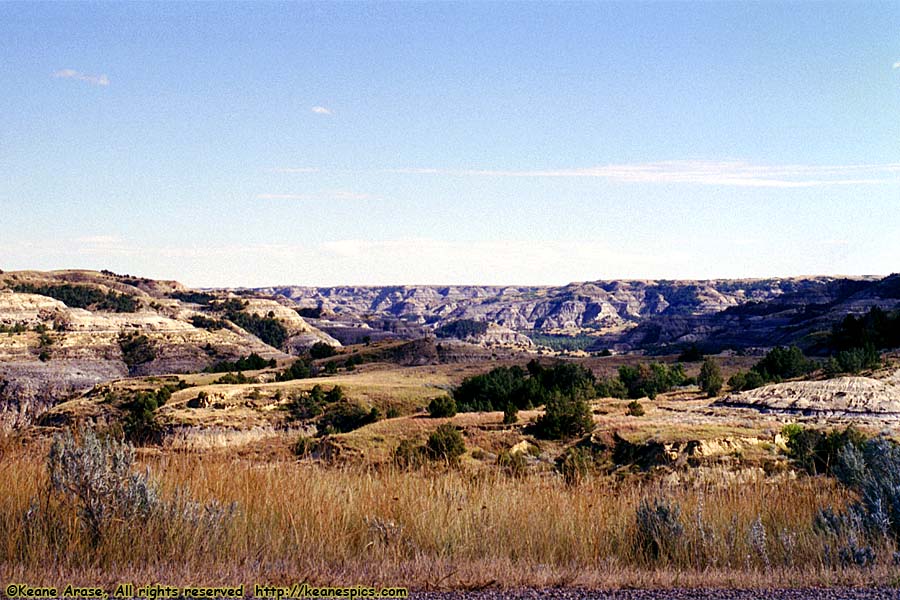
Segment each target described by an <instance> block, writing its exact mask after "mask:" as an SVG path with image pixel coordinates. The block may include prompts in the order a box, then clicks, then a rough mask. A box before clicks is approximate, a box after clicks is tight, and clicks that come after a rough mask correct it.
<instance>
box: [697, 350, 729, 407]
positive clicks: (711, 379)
mask: <svg viewBox="0 0 900 600" xmlns="http://www.w3.org/2000/svg"><path fill="white" fill-rule="evenodd" d="M724 384H725V380H724V378H723V377H722V371H721V370H720V369H719V365H718V363H716V361H714V360H713V359H711V358H707V359H706V360H704V361H703V366H701V367H700V375H698V376H697V385H698V386H700V391H701V392H703V393H704V394H706V395H707V397H709V398H714V397H715V396H718V395H719V392H721V391H722V386H723V385H724Z"/></svg>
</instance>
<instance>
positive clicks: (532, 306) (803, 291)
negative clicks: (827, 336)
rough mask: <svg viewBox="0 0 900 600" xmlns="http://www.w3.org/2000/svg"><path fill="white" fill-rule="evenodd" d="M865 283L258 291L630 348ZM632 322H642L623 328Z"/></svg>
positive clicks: (812, 301) (342, 311)
mask: <svg viewBox="0 0 900 600" xmlns="http://www.w3.org/2000/svg"><path fill="white" fill-rule="evenodd" d="M870 283H872V281H871V280H865V279H862V280H848V279H840V278H833V277H815V278H802V279H760V280H710V281H596V282H588V283H573V284H570V285H567V286H564V287H497V286H446V287H441V286H394V287H335V288H309V287H276V288H265V289H263V290H260V291H262V292H265V293H269V294H277V295H281V296H283V297H285V298H288V299H290V300H292V301H294V302H296V303H297V304H299V305H300V306H306V307H318V308H321V309H322V311H323V312H326V313H329V314H333V315H336V316H338V317H343V318H351V319H364V318H366V317H367V316H369V315H381V316H390V317H394V318H401V319H404V320H406V321H408V322H416V323H418V324H420V325H423V326H427V327H430V328H437V327H440V326H441V325H444V324H447V323H450V322H453V321H456V320H465V319H470V320H475V321H486V322H489V323H493V324H496V325H499V326H501V327H505V328H508V329H511V330H514V331H518V332H527V331H531V330H539V331H543V332H570V333H576V332H590V333H592V334H595V335H598V336H606V335H608V336H611V337H610V338H609V339H608V340H605V342H606V343H607V344H619V345H620V346H621V348H622V349H624V350H630V349H637V348H639V347H641V346H642V345H652V344H656V343H689V342H691V341H696V340H698V339H704V338H705V337H706V336H707V335H709V334H711V333H713V330H714V329H716V328H717V329H723V328H728V327H730V326H732V325H740V323H739V322H737V321H738V320H739V319H741V318H743V317H742V315H741V313H735V314H734V315H731V321H729V317H728V316H727V315H726V317H725V318H724V319H719V320H718V321H716V320H713V319H712V317H713V316H714V315H720V314H723V313H726V312H727V311H728V310H729V309H738V308H739V307H741V306H745V305H748V304H752V305H754V306H755V305H757V304H769V303H775V302H777V301H779V300H781V299H790V304H791V306H790V307H792V308H794V309H796V308H797V307H800V308H801V309H802V308H803V307H805V306H809V305H817V306H818V305H827V304H829V303H834V302H835V301H836V300H838V299H840V298H842V297H846V296H847V295H848V294H850V295H852V292H856V291H859V289H862V287H865V285H868V284H870ZM859 284H862V285H859ZM785 304H788V302H787V301H786V302H785ZM862 304H865V302H863V303H862ZM792 316H793V315H792ZM745 320H746V319H745ZM638 326H644V329H643V330H640V331H636V332H635V333H634V334H632V335H630V336H629V335H627V332H628V331H630V330H631V329H634V328H637V327H638ZM691 335H693V338H692V337H690V336H691ZM685 336H688V337H685Z"/></svg>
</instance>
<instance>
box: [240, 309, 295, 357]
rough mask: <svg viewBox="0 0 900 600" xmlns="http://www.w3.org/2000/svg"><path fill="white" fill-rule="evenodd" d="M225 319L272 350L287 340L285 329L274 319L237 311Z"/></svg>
mask: <svg viewBox="0 0 900 600" xmlns="http://www.w3.org/2000/svg"><path fill="white" fill-rule="evenodd" d="M227 317H228V320H229V321H231V322H232V323H234V324H235V325H237V326H238V327H240V328H241V329H244V330H246V331H248V332H249V333H252V334H253V335H255V336H256V337H258V338H259V339H260V340H262V341H263V342H264V343H266V344H268V345H269V346H272V347H273V348H281V347H282V346H283V345H284V342H285V341H286V340H287V338H288V330H287V328H286V327H285V326H284V325H282V323H281V321H279V320H278V319H276V318H274V317H270V316H265V317H261V316H259V315H257V314H253V313H245V312H238V311H231V312H228V313H227Z"/></svg>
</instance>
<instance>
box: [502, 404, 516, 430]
mask: <svg viewBox="0 0 900 600" xmlns="http://www.w3.org/2000/svg"><path fill="white" fill-rule="evenodd" d="M518 421H519V409H518V408H516V405H515V404H513V403H512V402H510V403H509V404H507V405H506V410H504V411H503V424H504V425H513V424H514V423H517V422H518Z"/></svg>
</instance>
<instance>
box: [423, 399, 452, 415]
mask: <svg viewBox="0 0 900 600" xmlns="http://www.w3.org/2000/svg"><path fill="white" fill-rule="evenodd" d="M428 414H429V416H431V417H433V418H443V417H452V416H454V415H456V401H455V400H454V399H453V398H452V397H451V396H439V397H438V398H433V399H432V400H431V402H430V403H429V404H428Z"/></svg>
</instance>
